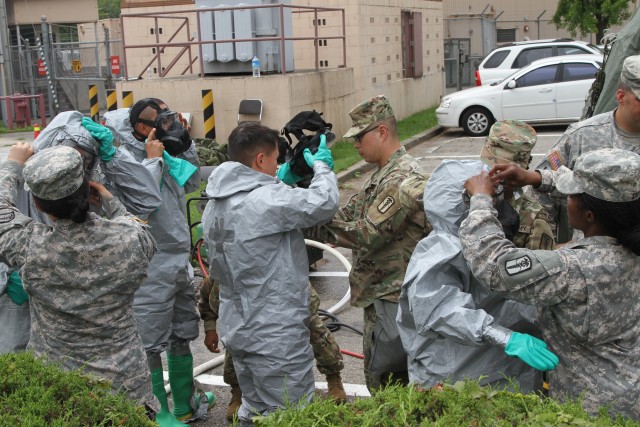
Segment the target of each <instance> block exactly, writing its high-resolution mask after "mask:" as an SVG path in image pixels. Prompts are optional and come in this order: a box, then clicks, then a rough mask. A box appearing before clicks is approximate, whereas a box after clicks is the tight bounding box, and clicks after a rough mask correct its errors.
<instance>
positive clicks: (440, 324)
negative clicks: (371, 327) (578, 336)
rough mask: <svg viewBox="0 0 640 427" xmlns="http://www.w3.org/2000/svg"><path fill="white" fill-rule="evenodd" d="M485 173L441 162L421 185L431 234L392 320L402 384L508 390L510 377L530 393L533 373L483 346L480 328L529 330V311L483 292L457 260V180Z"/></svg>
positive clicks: (474, 164)
mask: <svg viewBox="0 0 640 427" xmlns="http://www.w3.org/2000/svg"><path fill="white" fill-rule="evenodd" d="M486 168H487V166H485V165H484V164H483V163H482V162H481V161H478V160H476V161H472V160H445V161H444V162H442V163H441V164H440V165H439V166H438V167H437V168H436V169H435V170H434V171H433V173H432V174H431V177H430V178H429V180H428V181H427V185H426V186H425V190H424V206H425V214H426V216H427V219H428V221H429V223H430V224H431V225H432V227H433V231H432V232H431V233H430V234H429V235H428V236H427V237H425V238H424V239H422V240H421V241H420V242H419V243H418V245H416V248H415V250H414V252H413V254H412V255H411V260H410V261H409V265H408V266H407V272H406V274H405V277H404V283H403V285H402V289H401V293H400V300H399V309H398V315H397V318H396V320H397V323H398V330H399V332H400V338H401V339H402V345H403V347H404V350H405V352H406V353H407V355H408V371H409V380H410V381H411V382H413V383H417V384H420V385H421V386H423V387H427V388H429V387H433V386H434V385H436V384H438V383H441V382H443V381H447V380H448V381H457V380H462V379H465V378H471V379H479V378H481V377H482V380H480V383H481V384H494V385H497V386H508V385H509V380H507V379H506V378H508V377H511V378H516V380H517V381H518V382H519V383H520V386H521V387H522V388H523V389H524V390H526V391H531V390H533V389H534V387H535V385H536V384H537V381H538V379H539V376H538V374H537V373H536V371H535V370H534V369H533V368H530V367H529V366H528V365H526V364H524V363H523V362H521V361H519V360H517V359H515V358H510V357H509V356H507V355H506V354H505V353H504V351H503V349H502V348H499V347H496V346H493V345H491V344H489V343H487V342H485V340H484V330H485V328H486V327H488V326H491V325H493V324H494V323H496V324H498V325H500V326H503V327H505V328H509V329H511V330H516V331H518V332H526V333H532V332H534V330H536V329H537V328H536V326H534V324H535V319H536V309H535V308H534V307H532V306H529V305H524V304H520V303H516V302H513V301H508V300H505V299H504V298H502V297H500V296H499V295H497V294H495V293H493V292H491V291H490V290H489V289H487V288H485V287H484V286H482V285H481V284H480V283H479V282H478V281H477V280H476V279H475V278H474V277H473V275H472V274H471V270H470V269H469V267H468V266H467V263H466V261H465V259H464V257H463V255H462V246H461V244H460V239H459V238H458V230H459V227H460V224H461V223H462V221H463V220H464V218H466V216H467V215H468V209H469V207H468V206H466V204H465V203H464V201H463V197H462V195H463V191H464V182H465V181H466V180H467V179H468V178H470V177H472V176H474V175H478V174H479V173H480V172H481V171H482V170H486ZM534 334H536V333H534Z"/></svg>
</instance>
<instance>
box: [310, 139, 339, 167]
mask: <svg viewBox="0 0 640 427" xmlns="http://www.w3.org/2000/svg"><path fill="white" fill-rule="evenodd" d="M302 155H303V156H304V160H305V161H306V162H307V164H308V165H309V167H310V168H313V162H315V161H316V160H320V161H321V162H324V163H326V164H327V166H329V168H331V170H333V156H332V155H331V150H329V149H328V148H327V137H326V136H324V135H320V145H319V146H318V151H316V154H311V150H309V149H308V148H305V149H304V151H303V152H302Z"/></svg>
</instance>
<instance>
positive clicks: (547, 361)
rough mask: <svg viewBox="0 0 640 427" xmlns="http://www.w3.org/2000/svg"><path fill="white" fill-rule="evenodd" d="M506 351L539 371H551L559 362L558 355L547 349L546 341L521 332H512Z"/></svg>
mask: <svg viewBox="0 0 640 427" xmlns="http://www.w3.org/2000/svg"><path fill="white" fill-rule="evenodd" d="M504 352H505V353H507V354H508V355H509V356H513V357H517V358H519V359H520V360H522V361H523V362H524V363H526V364H527V365H529V366H531V367H532V368H534V369H537V370H539V371H551V370H553V369H555V367H556V366H557V365H558V362H559V360H558V356H556V355H555V354H553V353H552V352H551V351H549V350H548V349H547V344H546V343H545V342H544V341H542V340H539V339H538V338H536V337H532V336H531V335H528V334H521V333H519V332H513V333H512V334H511V338H509V342H507V346H506V347H505V349H504Z"/></svg>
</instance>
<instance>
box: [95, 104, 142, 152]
mask: <svg viewBox="0 0 640 427" xmlns="http://www.w3.org/2000/svg"><path fill="white" fill-rule="evenodd" d="M129 110H130V108H119V109H117V110H114V111H108V112H107V113H106V114H105V115H104V125H105V126H106V127H108V128H109V130H110V131H111V133H112V134H113V137H114V141H113V142H114V144H115V145H121V144H129V145H133V146H134V147H140V146H142V147H144V144H143V143H142V142H140V141H138V140H137V139H136V138H135V136H133V127H132V126H131V122H130V121H129Z"/></svg>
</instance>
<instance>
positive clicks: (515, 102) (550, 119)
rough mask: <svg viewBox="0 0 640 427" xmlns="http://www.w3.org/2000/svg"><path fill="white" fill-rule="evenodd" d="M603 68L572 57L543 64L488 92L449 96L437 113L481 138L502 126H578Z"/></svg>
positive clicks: (592, 58) (591, 58)
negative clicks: (514, 122) (494, 126)
mask: <svg viewBox="0 0 640 427" xmlns="http://www.w3.org/2000/svg"><path fill="white" fill-rule="evenodd" d="M601 66H602V55H569V56H555V57H552V58H545V59H540V60H538V61H535V62H533V63H532V64H530V65H528V66H527V67H525V68H523V69H521V70H517V71H516V72H515V73H513V74H512V75H511V76H509V77H507V78H505V79H504V80H502V81H500V82H496V83H493V84H491V85H488V86H479V87H474V88H471V89H466V90H461V91H459V92H455V93H452V94H450V95H447V96H445V97H444V98H443V99H442V102H441V103H440V106H439V107H438V108H437V109H436V117H437V118H438V123H439V124H440V125H441V126H444V127H461V128H463V129H464V131H465V133H466V134H467V135H471V136H482V135H486V134H487V133H489V129H490V128H491V125H492V124H493V123H494V122H496V121H500V120H507V119H515V120H522V121H525V122H527V123H529V124H536V125H540V124H562V123H571V122H575V121H578V120H579V119H580V115H581V113H582V108H583V107H584V103H585V98H586V96H587V93H588V91H589V88H590V87H591V84H592V83H593V81H594V79H595V75H596V73H597V72H598V70H599V69H600V67H601Z"/></svg>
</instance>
